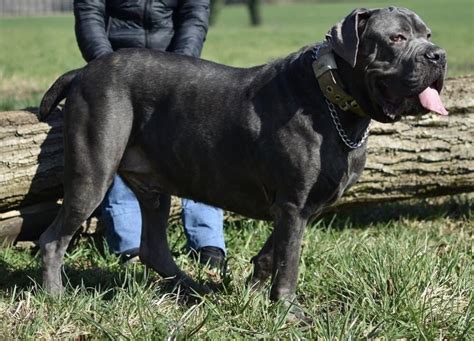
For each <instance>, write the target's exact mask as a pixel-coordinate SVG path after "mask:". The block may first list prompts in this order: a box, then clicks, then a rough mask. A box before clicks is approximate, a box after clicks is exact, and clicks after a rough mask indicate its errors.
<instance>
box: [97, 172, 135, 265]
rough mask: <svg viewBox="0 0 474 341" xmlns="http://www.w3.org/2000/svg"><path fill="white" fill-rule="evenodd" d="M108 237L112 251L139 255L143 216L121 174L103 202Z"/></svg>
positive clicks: (103, 216)
mask: <svg viewBox="0 0 474 341" xmlns="http://www.w3.org/2000/svg"><path fill="white" fill-rule="evenodd" d="M102 219H103V221H104V223H105V227H106V239H107V243H108V244H109V247H110V249H111V251H112V252H114V253H116V254H130V255H131V256H134V255H137V254H138V250H139V248H140V237H141V229H142V217H141V213H140V205H139V204H138V200H137V198H136V197H135V194H134V193H133V192H132V191H131V190H130V188H128V186H127V185H126V184H125V182H124V181H123V180H122V178H121V177H120V176H119V175H115V177H114V181H113V183H112V186H110V189H109V190H108V192H107V194H106V196H105V198H104V201H103V202H102Z"/></svg>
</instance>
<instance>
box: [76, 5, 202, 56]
mask: <svg viewBox="0 0 474 341" xmlns="http://www.w3.org/2000/svg"><path fill="white" fill-rule="evenodd" d="M74 16H75V19H76V26H75V29H76V38H77V42H78V44H79V48H80V50H81V52H82V56H83V57H84V59H85V60H86V61H90V60H92V59H95V58H97V57H100V56H102V55H104V54H107V53H110V52H112V51H115V50H117V49H120V48H126V47H144V48H152V49H157V50H163V51H171V52H177V53H181V54H185V55H189V56H194V57H199V56H200V54H201V50H202V45H203V43H204V40H205V38H206V33H207V27H208V21H209V0H74Z"/></svg>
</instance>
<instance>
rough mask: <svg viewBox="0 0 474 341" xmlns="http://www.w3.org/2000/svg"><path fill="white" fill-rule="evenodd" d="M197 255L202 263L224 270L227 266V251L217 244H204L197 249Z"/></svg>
mask: <svg viewBox="0 0 474 341" xmlns="http://www.w3.org/2000/svg"><path fill="white" fill-rule="evenodd" d="M196 257H197V258H198V259H199V263H201V264H202V265H208V266H209V267H211V268H216V269H218V270H219V271H223V269H224V266H225V253H224V251H222V250H221V249H220V248H218V247H215V246H204V247H203V248H200V249H199V250H198V251H197V254H196Z"/></svg>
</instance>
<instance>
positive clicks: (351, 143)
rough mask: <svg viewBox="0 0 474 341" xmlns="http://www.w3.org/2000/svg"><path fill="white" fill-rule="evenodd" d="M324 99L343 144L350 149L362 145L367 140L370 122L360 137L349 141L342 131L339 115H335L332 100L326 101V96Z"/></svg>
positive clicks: (335, 111)
mask: <svg viewBox="0 0 474 341" xmlns="http://www.w3.org/2000/svg"><path fill="white" fill-rule="evenodd" d="M325 100H326V104H327V106H328V109H329V112H330V113H331V118H332V122H333V123H334V125H335V126H336V130H337V133H338V134H339V137H340V138H341V140H342V142H344V144H345V145H346V146H348V147H349V148H351V149H357V148H359V147H360V146H362V145H363V144H364V143H365V141H366V140H367V138H368V137H369V132H370V123H369V125H368V126H367V128H366V129H365V131H364V135H362V137H361V138H360V140H359V141H358V142H354V141H351V140H350V139H349V137H348V136H347V134H346V132H345V131H344V128H342V124H341V120H340V119H339V116H338V115H337V110H336V107H335V106H334V104H333V103H332V102H330V101H328V99H327V98H325Z"/></svg>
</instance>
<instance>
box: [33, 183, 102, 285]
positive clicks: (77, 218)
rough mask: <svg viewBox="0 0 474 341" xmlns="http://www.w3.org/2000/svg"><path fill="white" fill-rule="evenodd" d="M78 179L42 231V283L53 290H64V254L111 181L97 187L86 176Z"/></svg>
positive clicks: (40, 241)
mask: <svg viewBox="0 0 474 341" xmlns="http://www.w3.org/2000/svg"><path fill="white" fill-rule="evenodd" d="M81 180H83V181H79V180H78V179H76V180H75V181H74V183H73V184H71V186H70V190H68V192H66V193H65V198H64V202H63V205H62V207H61V209H60V211H59V213H58V215H57V216H56V218H55V220H54V221H53V223H52V224H51V225H50V226H49V227H48V229H47V230H46V231H45V232H44V233H43V234H42V235H41V237H40V240H39V243H40V246H41V255H42V264H43V286H44V289H45V290H47V291H48V292H50V293H61V292H62V291H63V286H62V281H61V268H62V264H63V257H64V254H65V252H66V249H67V247H68V245H69V242H70V241H71V239H72V237H73V236H74V234H75V233H76V232H77V230H78V229H79V227H80V226H81V224H82V223H83V222H84V221H85V220H86V219H87V218H88V217H89V216H90V215H91V214H92V212H93V211H94V209H95V208H96V207H97V206H98V205H99V204H100V202H101V200H102V198H103V197H104V195H105V192H106V190H107V188H108V185H109V184H110V181H103V183H102V184H101V186H99V187H98V188H96V187H95V186H93V185H92V184H91V183H90V182H88V181H85V180H87V179H86V178H85V177H84V178H83V179H81Z"/></svg>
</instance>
